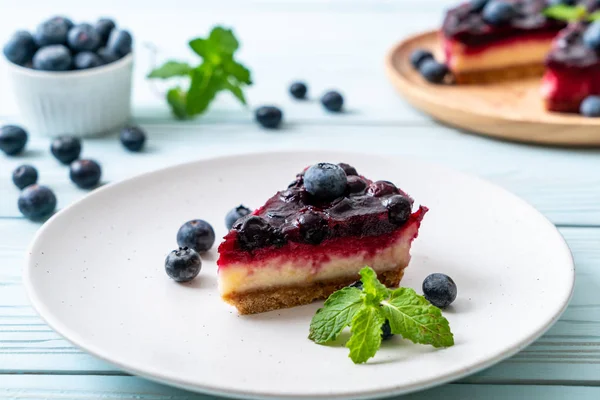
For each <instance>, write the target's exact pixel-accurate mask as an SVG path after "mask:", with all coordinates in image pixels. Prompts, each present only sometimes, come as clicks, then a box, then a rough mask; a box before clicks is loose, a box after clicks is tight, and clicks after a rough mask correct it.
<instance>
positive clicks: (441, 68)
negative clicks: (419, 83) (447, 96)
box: [419, 59, 450, 83]
mask: <svg viewBox="0 0 600 400" xmlns="http://www.w3.org/2000/svg"><path fill="white" fill-rule="evenodd" d="M419 72H420V73H421V76H423V78H425V80H426V81H427V82H430V83H444V80H445V79H446V76H448V73H449V72H450V71H449V70H448V67H447V66H446V64H442V63H439V62H437V61H435V60H433V59H432V60H425V61H424V62H423V63H421V66H420V67H419Z"/></svg>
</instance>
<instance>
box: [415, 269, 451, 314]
mask: <svg viewBox="0 0 600 400" xmlns="http://www.w3.org/2000/svg"><path fill="white" fill-rule="evenodd" d="M423 294H424V296H425V298H426V299H427V300H428V301H429V302H430V303H431V304H433V305H434V306H436V307H439V308H444V307H448V306H449V305H450V304H452V302H453V301H454V300H455V299H456V284H455V283H454V281H453V280H452V278H450V277H449V276H448V275H444V274H438V273H436V274H431V275H429V276H428V277H427V278H425V280H424V281H423Z"/></svg>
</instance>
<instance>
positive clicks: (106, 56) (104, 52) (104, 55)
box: [97, 47, 121, 64]
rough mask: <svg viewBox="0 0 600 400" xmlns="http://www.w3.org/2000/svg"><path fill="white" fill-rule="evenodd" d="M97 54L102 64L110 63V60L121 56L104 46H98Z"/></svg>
mask: <svg viewBox="0 0 600 400" xmlns="http://www.w3.org/2000/svg"><path fill="white" fill-rule="evenodd" d="M97 54H98V57H100V59H101V60H102V63H103V64H110V63H112V62H115V61H117V60H118V59H119V58H121V57H119V55H117V54H115V53H113V52H112V51H110V50H109V49H107V48H106V47H101V48H99V49H98V51H97Z"/></svg>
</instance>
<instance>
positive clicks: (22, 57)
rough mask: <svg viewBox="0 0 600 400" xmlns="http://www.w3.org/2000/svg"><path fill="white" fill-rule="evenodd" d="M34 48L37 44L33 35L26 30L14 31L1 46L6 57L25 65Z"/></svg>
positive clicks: (35, 48) (30, 57) (29, 59)
mask: <svg viewBox="0 0 600 400" xmlns="http://www.w3.org/2000/svg"><path fill="white" fill-rule="evenodd" d="M36 50H37V45H36V44H35V41H34V40H33V36H31V33H29V32H27V31H17V32H15V33H14V34H13V35H12V36H11V37H10V38H9V39H8V42H6V44H5V45H4V47H3V48H2V52H3V53H4V56H5V57H6V59H7V60H8V61H10V62H12V63H14V64H18V65H25V64H27V63H28V62H30V61H31V60H32V59H33V55H34V54H35V51H36Z"/></svg>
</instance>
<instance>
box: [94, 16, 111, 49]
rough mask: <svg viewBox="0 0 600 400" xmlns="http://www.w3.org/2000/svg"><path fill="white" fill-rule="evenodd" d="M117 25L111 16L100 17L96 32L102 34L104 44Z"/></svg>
mask: <svg viewBox="0 0 600 400" xmlns="http://www.w3.org/2000/svg"><path fill="white" fill-rule="evenodd" d="M115 26H116V25H115V22H114V21H113V20H112V19H110V18H100V19H99V20H98V22H96V27H95V28H96V32H98V35H100V40H101V42H102V44H106V42H108V37H109V36H110V32H112V30H113V29H115Z"/></svg>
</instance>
